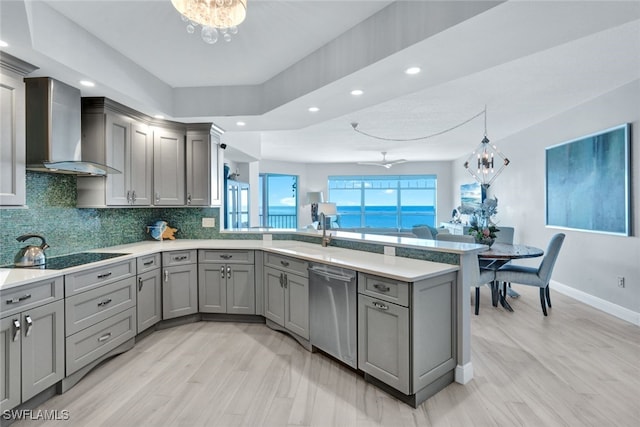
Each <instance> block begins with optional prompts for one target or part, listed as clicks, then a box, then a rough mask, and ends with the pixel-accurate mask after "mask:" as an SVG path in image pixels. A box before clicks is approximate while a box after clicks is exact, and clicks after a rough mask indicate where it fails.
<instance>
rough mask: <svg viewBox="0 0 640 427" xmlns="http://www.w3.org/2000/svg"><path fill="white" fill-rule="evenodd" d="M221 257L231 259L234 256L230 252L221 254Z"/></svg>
mask: <svg viewBox="0 0 640 427" xmlns="http://www.w3.org/2000/svg"><path fill="white" fill-rule="evenodd" d="M220 258H222V259H231V258H233V255H230V254H221V255H220Z"/></svg>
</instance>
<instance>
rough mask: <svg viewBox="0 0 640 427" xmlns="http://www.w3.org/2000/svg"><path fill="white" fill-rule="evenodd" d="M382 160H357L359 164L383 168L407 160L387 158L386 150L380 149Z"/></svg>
mask: <svg viewBox="0 0 640 427" xmlns="http://www.w3.org/2000/svg"><path fill="white" fill-rule="evenodd" d="M381 154H382V161H381V162H358V164H359V165H369V166H382V167H383V168H387V169H389V168H391V166H393V165H399V164H400V163H406V162H408V160H406V159H398V160H387V152H386V151H382V152H381Z"/></svg>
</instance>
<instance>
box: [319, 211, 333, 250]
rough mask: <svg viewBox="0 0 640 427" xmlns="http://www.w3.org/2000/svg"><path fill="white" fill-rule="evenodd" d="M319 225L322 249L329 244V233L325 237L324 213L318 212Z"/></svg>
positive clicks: (325, 222)
mask: <svg viewBox="0 0 640 427" xmlns="http://www.w3.org/2000/svg"><path fill="white" fill-rule="evenodd" d="M320 224H322V247H323V248H326V247H327V246H328V245H329V243H330V242H331V233H329V235H328V236H327V220H326V215H325V214H324V212H320Z"/></svg>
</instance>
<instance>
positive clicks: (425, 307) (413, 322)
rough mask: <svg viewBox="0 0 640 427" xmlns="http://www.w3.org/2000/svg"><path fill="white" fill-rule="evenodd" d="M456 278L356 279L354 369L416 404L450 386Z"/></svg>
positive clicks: (454, 346)
mask: <svg viewBox="0 0 640 427" xmlns="http://www.w3.org/2000/svg"><path fill="white" fill-rule="evenodd" d="M456 283H457V282H456V274H455V273H448V274H444V275H441V276H436V277H432V278H428V279H424V280H420V281H417V282H413V283H405V282H398V281H394V280H392V279H388V278H382V277H377V276H373V275H369V274H363V273H359V275H358V368H359V369H361V370H362V371H364V372H365V373H366V374H368V375H370V376H372V377H374V378H376V379H378V380H380V381H382V382H383V383H385V384H387V385H389V386H391V387H392V388H394V389H396V390H398V391H400V392H401V393H402V394H404V395H407V396H412V397H413V400H412V404H413V405H414V406H416V405H418V404H419V403H420V402H422V401H424V400H426V399H427V398H428V397H430V396H431V395H433V394H435V393H436V392H437V391H438V390H440V389H442V388H444V386H446V385H447V384H449V383H451V382H453V371H454V369H455V366H456V359H455V355H456V340H455V329H456V328H455V322H456V308H455V301H456V292H457V290H456Z"/></svg>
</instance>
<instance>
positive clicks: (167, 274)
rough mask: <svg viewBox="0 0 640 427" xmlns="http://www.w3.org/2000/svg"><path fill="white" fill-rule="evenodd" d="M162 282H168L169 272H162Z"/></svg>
mask: <svg viewBox="0 0 640 427" xmlns="http://www.w3.org/2000/svg"><path fill="white" fill-rule="evenodd" d="M164 281H165V282H168V281H169V270H165V271H164Z"/></svg>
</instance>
